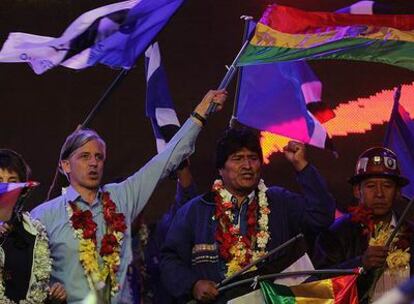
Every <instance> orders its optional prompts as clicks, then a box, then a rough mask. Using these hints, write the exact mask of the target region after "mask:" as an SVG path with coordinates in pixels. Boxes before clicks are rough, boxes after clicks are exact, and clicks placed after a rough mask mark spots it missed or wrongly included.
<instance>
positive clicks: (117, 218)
mask: <svg viewBox="0 0 414 304" xmlns="http://www.w3.org/2000/svg"><path fill="white" fill-rule="evenodd" d="M108 222H109V223H110V226H111V227H112V229H113V231H118V232H124V231H125V230H126V229H127V226H126V224H125V215H124V214H123V213H113V214H112V216H111V218H110V220H109V221H108Z"/></svg>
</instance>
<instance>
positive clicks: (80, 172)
mask: <svg viewBox="0 0 414 304" xmlns="http://www.w3.org/2000/svg"><path fill="white" fill-rule="evenodd" d="M104 163H105V145H104V144H103V143H102V142H101V141H99V140H95V139H94V140H91V141H89V142H87V143H86V144H84V145H83V146H82V147H80V148H78V149H77V150H75V151H74V152H73V153H72V155H71V156H70V157H69V158H68V159H66V160H62V169H63V171H64V172H66V174H68V175H69V178H70V184H71V185H72V186H73V187H74V188H75V189H79V188H84V189H88V190H96V189H98V188H99V185H100V183H101V179H102V175H103V168H104Z"/></svg>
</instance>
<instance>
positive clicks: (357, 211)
mask: <svg viewBox="0 0 414 304" xmlns="http://www.w3.org/2000/svg"><path fill="white" fill-rule="evenodd" d="M349 211H350V213H351V221H352V222H354V223H359V224H361V226H362V228H363V230H362V231H363V232H362V233H363V235H365V236H367V237H369V241H368V243H369V246H385V245H386V243H387V241H388V239H389V237H390V236H391V234H392V232H393V230H394V229H393V228H392V227H390V225H389V224H388V223H387V224H386V223H383V222H381V221H375V220H374V218H373V211H372V209H370V208H368V207H365V206H357V207H351V208H350V209H349ZM411 237H412V232H411V231H410V229H409V228H408V226H407V225H404V226H402V227H401V229H400V230H399V231H398V232H397V234H396V236H395V237H394V239H393V241H392V243H391V245H390V249H389V251H388V256H387V260H386V261H387V266H388V268H389V269H399V268H401V267H406V266H408V265H409V263H410V257H411V254H410V252H409V251H410V244H411Z"/></svg>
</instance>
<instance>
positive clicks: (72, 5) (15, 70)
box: [0, 0, 414, 221]
mask: <svg viewBox="0 0 414 304" xmlns="http://www.w3.org/2000/svg"><path fill="white" fill-rule="evenodd" d="M112 2H115V1H98V2H97V1H92V0H2V1H0V43H3V42H4V41H5V39H6V37H7V34H8V33H9V32H19V31H20V32H27V33H33V34H38V35H45V36H59V35H60V34H61V33H62V32H63V31H64V29H65V28H66V26H67V25H68V24H69V23H70V22H71V21H73V20H74V19H75V18H76V17H77V16H79V15H80V14H81V13H83V12H85V11H87V10H90V9H93V8H95V7H96V6H97V5H98V4H99V5H104V4H109V3H112ZM278 2H279V4H285V5H290V6H294V7H298V8H302V9H305V10H327V11H334V10H336V9H339V8H341V7H344V6H347V5H350V4H352V3H353V1H345V0H341V1H340V0H338V1H331V0H324V1H322V0H284V1H282V0H280V1H278ZM382 2H384V1H382ZM390 2H391V3H392V2H395V1H390ZM269 3H270V1H264V0H224V1H218V0H215V1H214V0H205V1H200V0H192V1H187V2H186V3H185V4H184V6H183V7H182V9H181V10H180V11H179V12H178V13H177V14H176V15H175V16H174V17H173V18H172V20H171V22H170V24H169V25H168V26H167V27H166V28H165V30H163V31H162V32H161V34H160V35H159V39H158V41H159V43H160V48H161V52H162V56H163V60H164V65H165V68H166V72H167V75H168V79H169V86H170V89H171V94H172V96H173V98H174V101H175V104H176V108H177V113H178V116H179V118H180V120H181V122H184V121H185V119H187V117H188V115H189V113H190V112H191V111H192V109H193V108H194V106H195V105H196V104H197V103H198V102H199V100H200V99H201V97H202V96H203V95H204V93H205V92H206V91H207V90H208V89H211V88H215V87H216V86H217V85H218V84H219V82H220V80H221V78H222V77H223V76H224V74H225V72H226V70H225V65H226V64H230V63H231V61H232V60H233V57H234V56H235V54H236V53H237V51H238V49H239V47H240V44H241V36H242V32H243V24H242V22H241V21H240V20H239V17H240V15H243V14H244V15H252V16H253V17H255V18H258V17H259V16H260V15H261V12H262V11H263V9H264V8H265V7H266V5H267V4H269ZM311 66H312V67H313V68H314V71H315V72H316V74H317V75H318V77H319V78H320V79H321V81H322V83H323V99H324V100H325V101H327V102H328V103H329V104H330V105H331V106H332V107H336V106H338V105H339V104H341V103H348V102H349V101H352V100H356V99H357V98H368V97H369V96H371V95H373V94H376V93H378V92H380V91H382V90H384V89H392V88H394V87H395V86H396V85H398V84H400V83H404V84H409V83H412V82H413V81H414V73H413V72H410V71H408V70H404V69H401V68H394V67H390V66H385V65H381V64H368V63H356V62H355V63H351V62H338V61H320V62H312V63H311ZM118 72H119V71H116V70H111V69H109V68H107V67H105V66H97V67H92V68H89V69H86V70H83V71H73V70H69V69H66V68H61V67H59V68H55V69H53V70H50V71H48V72H46V73H45V74H44V75H41V76H38V75H35V74H34V73H33V71H32V70H31V69H30V67H29V66H28V65H26V64H0V80H1V81H0V84H1V87H0V103H1V116H0V130H1V131H0V146H1V147H8V148H12V149H15V150H16V151H18V152H19V153H21V154H23V155H24V157H25V158H26V160H27V161H28V163H29V164H30V166H31V167H32V170H33V178H34V179H35V180H38V181H39V182H40V183H41V187H40V188H39V189H38V190H37V191H36V192H35V193H33V196H32V198H31V199H30V202H29V204H28V208H29V209H30V208H32V207H33V206H35V205H36V204H38V203H40V202H42V201H43V200H44V198H45V196H46V192H47V190H48V187H49V185H50V183H51V181H52V178H53V175H54V172H55V169H56V165H57V160H58V155H59V150H60V147H61V145H62V143H63V141H64V139H65V137H66V136H67V135H68V134H69V133H70V132H72V131H73V130H74V129H75V128H76V126H77V125H78V124H79V123H81V122H82V121H83V120H84V119H85V117H86V114H87V113H88V111H89V110H90V109H91V108H92V107H93V105H94V104H95V102H96V101H97V100H98V99H99V98H100V96H101V95H102V94H103V92H104V91H105V89H106V87H107V86H108V85H109V84H110V83H111V81H112V80H113V79H114V78H115V76H116V75H117V74H118ZM145 88H146V86H145V78H144V67H143V59H142V58H140V59H139V60H138V61H137V63H136V67H135V68H133V69H132V71H131V72H130V73H129V75H128V76H127V78H126V79H125V80H124V81H123V83H122V84H121V85H120V87H119V88H118V89H117V90H116V92H115V93H114V94H113V95H112V97H111V99H110V101H109V103H108V104H107V105H106V106H105V107H104V108H103V109H102V111H101V112H100V113H99V115H98V116H97V117H96V119H95V120H94V121H93V122H92V125H91V127H92V128H94V129H96V130H97V131H98V132H99V133H100V134H101V135H102V137H103V138H104V139H105V140H106V142H107V147H108V159H107V163H106V169H105V177H104V181H105V182H109V181H112V180H115V179H117V178H122V177H126V176H128V175H130V174H132V173H133V172H134V171H135V170H137V169H138V168H140V167H141V166H143V165H144V164H145V163H146V162H147V161H148V160H149V159H150V158H151V157H152V156H153V155H154V154H155V153H156V147H155V142H154V137H153V134H152V129H151V125H150V122H149V121H148V119H147V118H146V117H145V112H144V105H145ZM229 92H230V94H229V101H228V104H227V105H226V109H225V110H224V111H223V112H221V113H218V114H217V115H213V116H212V117H211V118H210V119H209V121H208V123H207V125H206V127H205V128H204V130H203V131H202V133H201V135H200V137H199V139H198V142H197V151H196V153H195V155H194V156H193V157H191V167H192V171H193V173H194V176H195V180H196V182H197V184H198V187H199V190H200V191H206V190H208V189H209V187H210V186H211V182H212V180H213V178H214V177H215V175H216V171H215V170H214V161H213V159H214V149H213V147H214V146H215V141H216V139H217V138H218V136H219V134H220V133H221V132H222V131H223V129H224V128H225V127H226V126H227V125H228V121H229V119H230V115H231V112H232V106H233V96H234V83H233V84H232V86H231V87H230V88H229ZM403 94H404V91H403ZM360 107H361V109H362V108H363V107H364V106H363V105H361V106H360ZM353 123H354V121H353V120H349V124H353ZM384 132H385V124H378V125H374V126H373V127H372V130H369V131H366V132H363V133H361V134H350V135H348V136H346V137H335V138H334V139H333V142H334V145H335V147H336V150H337V151H338V153H339V158H335V157H334V156H333V154H332V153H330V152H328V151H322V150H319V149H314V148H310V149H309V158H310V160H311V161H312V163H314V164H315V165H316V166H317V167H318V168H319V169H320V171H321V173H322V175H323V176H325V178H326V179H327V181H328V183H329V187H330V188H331V189H332V192H333V194H334V195H335V197H336V199H337V201H338V206H339V208H341V209H345V208H346V205H347V204H348V203H349V202H351V200H352V196H351V187H350V186H349V185H348V184H347V179H348V178H349V177H350V176H351V175H352V174H353V167H354V164H355V161H356V159H357V157H358V155H359V154H360V152H362V151H363V150H364V149H366V148H368V147H370V146H373V145H381V143H382V141H383V137H384ZM263 176H264V179H265V181H266V183H267V184H269V185H271V184H278V185H281V186H284V187H287V188H289V189H292V190H293V191H298V190H299V189H298V187H297V185H296V182H295V175H294V172H293V169H292V168H291V166H290V165H289V163H287V161H286V160H284V158H283V156H282V155H280V154H273V155H272V156H271V157H270V164H269V165H267V166H266V167H265V169H264V172H263ZM64 184H65V183H64V180H63V179H60V180H59V184H58V187H57V188H56V189H55V191H54V193H53V196H56V195H58V194H59V192H60V187H61V186H63V185H64ZM174 192H175V182H174V181H172V180H166V181H163V182H162V183H161V184H160V186H159V188H158V190H157V191H156V192H155V193H154V195H153V196H152V198H151V200H150V202H149V204H148V205H147V207H146V209H145V213H146V216H147V217H148V219H149V220H150V221H153V220H155V219H157V218H159V216H160V215H161V214H162V213H163V212H164V211H165V210H167V208H168V206H169V204H171V203H172V202H173V199H174Z"/></svg>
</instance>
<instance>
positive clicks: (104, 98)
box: [80, 69, 129, 129]
mask: <svg viewBox="0 0 414 304" xmlns="http://www.w3.org/2000/svg"><path fill="white" fill-rule="evenodd" d="M128 72H129V70H127V69H122V70H121V72H119V74H118V75H117V76H116V78H115V79H114V80H113V81H112V83H111V84H110V85H109V87H108V88H107V89H106V91H105V92H104V94H103V95H102V97H101V98H100V99H99V100H98V102H97V103H96V104H95V106H94V107H93V108H92V110H91V111H89V113H88V115H87V117H86V118H85V120H84V121H83V123H82V124H81V127H80V128H81V129H85V128H87V127H88V126H89V124H90V123H91V121H92V120H93V119H94V118H95V116H96V114H97V113H98V111H99V110H100V109H101V108H102V107H103V105H104V104H105V102H107V101H108V100H109V96H111V94H112V93H113V92H114V90H115V89H116V88H117V87H118V86H119V84H120V83H121V81H122V80H123V79H124V78H125V76H126V75H127V74H128Z"/></svg>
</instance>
